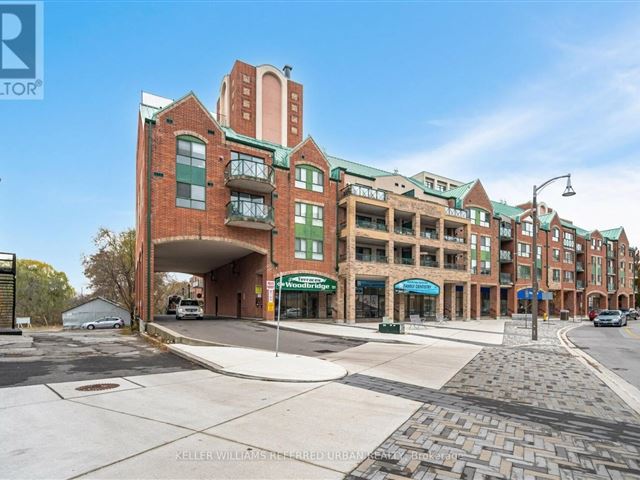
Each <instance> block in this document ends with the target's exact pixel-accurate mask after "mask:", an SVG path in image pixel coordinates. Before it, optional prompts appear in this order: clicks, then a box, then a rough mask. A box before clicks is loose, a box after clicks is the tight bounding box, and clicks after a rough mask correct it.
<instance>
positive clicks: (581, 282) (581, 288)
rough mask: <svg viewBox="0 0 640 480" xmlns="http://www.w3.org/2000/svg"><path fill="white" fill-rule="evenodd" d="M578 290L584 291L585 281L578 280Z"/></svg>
mask: <svg viewBox="0 0 640 480" xmlns="http://www.w3.org/2000/svg"><path fill="white" fill-rule="evenodd" d="M576 288H577V289H578V290H584V281H582V280H576Z"/></svg>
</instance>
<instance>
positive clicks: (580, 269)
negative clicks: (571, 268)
mask: <svg viewBox="0 0 640 480" xmlns="http://www.w3.org/2000/svg"><path fill="white" fill-rule="evenodd" d="M576 272H584V265H583V263H582V262H576Z"/></svg>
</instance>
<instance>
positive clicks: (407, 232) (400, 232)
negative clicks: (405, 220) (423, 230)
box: [393, 227, 416, 237]
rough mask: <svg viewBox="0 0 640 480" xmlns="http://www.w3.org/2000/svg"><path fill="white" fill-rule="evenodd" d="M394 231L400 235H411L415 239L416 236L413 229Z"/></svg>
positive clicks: (405, 228)
mask: <svg viewBox="0 0 640 480" xmlns="http://www.w3.org/2000/svg"><path fill="white" fill-rule="evenodd" d="M393 231H394V232H396V233H397V234H398V235H409V236H412V237H414V236H415V234H416V232H415V230H414V229H413V228H407V227H395V228H394V229H393Z"/></svg>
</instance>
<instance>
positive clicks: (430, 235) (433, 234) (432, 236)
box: [420, 230, 438, 240]
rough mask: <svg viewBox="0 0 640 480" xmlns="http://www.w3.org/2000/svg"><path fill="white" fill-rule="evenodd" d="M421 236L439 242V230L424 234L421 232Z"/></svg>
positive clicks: (424, 231)
mask: <svg viewBox="0 0 640 480" xmlns="http://www.w3.org/2000/svg"><path fill="white" fill-rule="evenodd" d="M420 236H421V237H422V238H428V239H430V240H437V239H438V231H437V230H423V231H422V232H420Z"/></svg>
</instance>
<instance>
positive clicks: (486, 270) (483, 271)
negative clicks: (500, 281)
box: [480, 268, 491, 276]
mask: <svg viewBox="0 0 640 480" xmlns="http://www.w3.org/2000/svg"><path fill="white" fill-rule="evenodd" d="M480 275H486V276H488V275H491V269H490V268H481V269H480Z"/></svg>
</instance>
